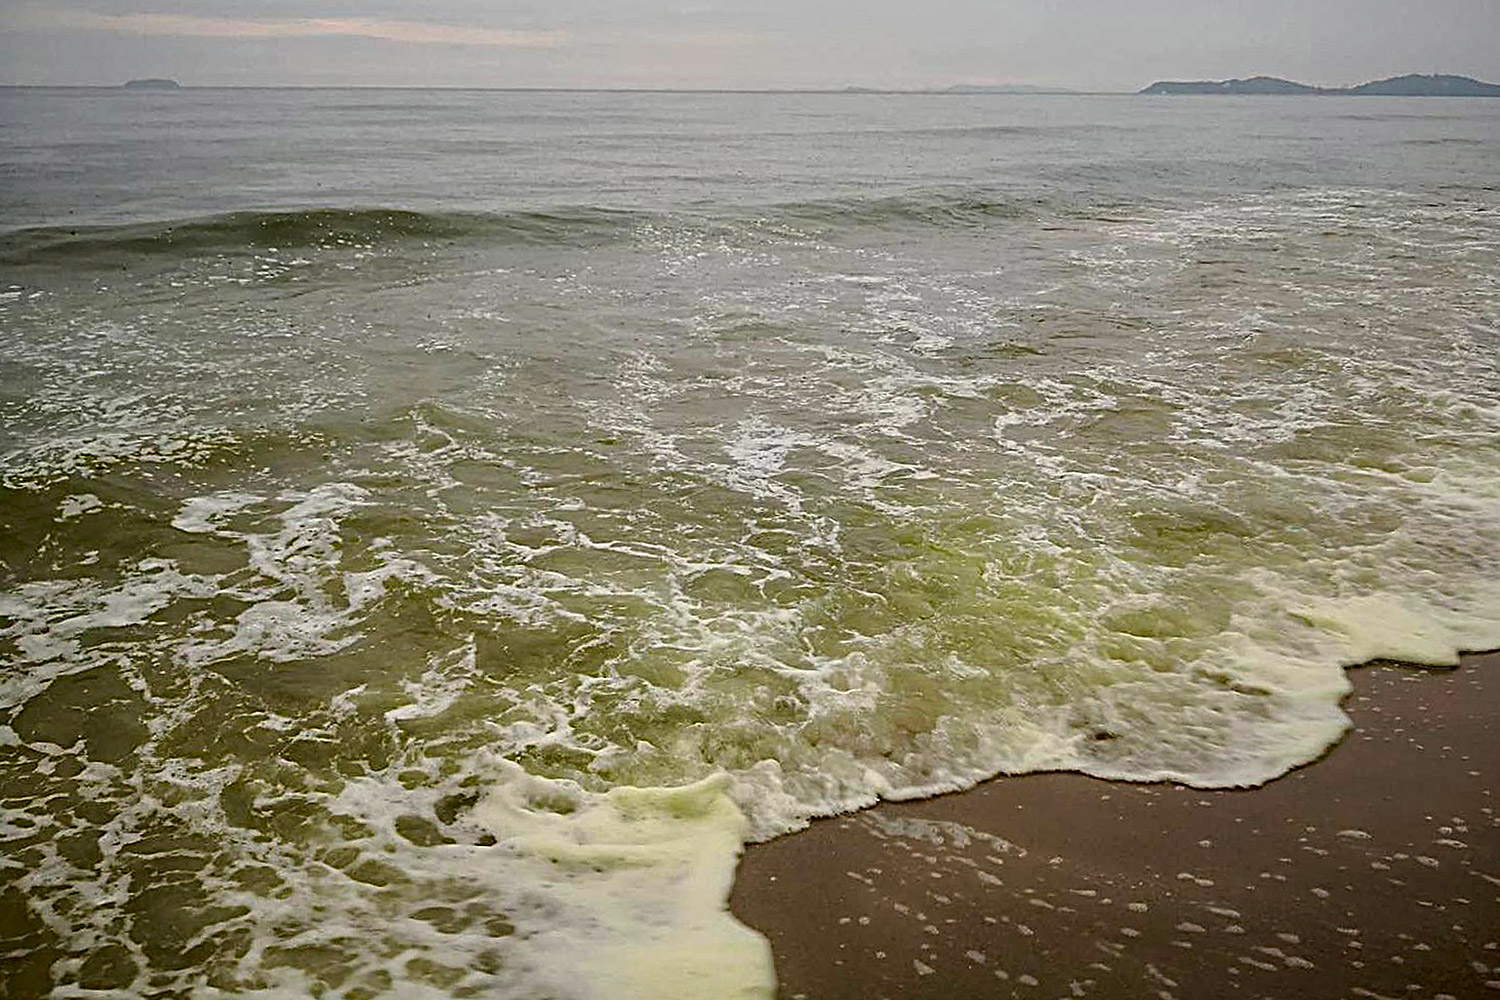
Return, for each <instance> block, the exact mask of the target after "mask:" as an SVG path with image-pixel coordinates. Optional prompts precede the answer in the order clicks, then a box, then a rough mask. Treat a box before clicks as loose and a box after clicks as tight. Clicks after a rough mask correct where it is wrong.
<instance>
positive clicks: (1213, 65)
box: [0, 0, 1500, 90]
mask: <svg viewBox="0 0 1500 1000" xmlns="http://www.w3.org/2000/svg"><path fill="white" fill-rule="evenodd" d="M1416 72H1421V73H1432V72H1446V73H1460V74H1463V75H1466V76H1474V77H1478V78H1480V79H1485V80H1490V81H1500V0H1423V2H1421V3H1416V2H1413V0H916V2H912V0H902V2H898V0H683V2H678V3H672V2H661V0H429V2H420V0H239V2H235V0H175V2H174V0H0V83H4V84H58V85H66V84H93V85H111V84H118V83H121V82H123V81H125V80H128V79H132V78H136V77H146V76H165V77H171V78H174V79H177V80H180V81H181V82H182V83H183V84H185V85H190V86H191V85H199V86H258V85H296V86H365V85H372V86H432V87H648V88H657V87H661V88H711V89H717V88H724V89H759V88H770V89H781V88H834V89H837V88H842V87H845V86H860V87H879V88H926V87H945V86H949V85H953V84H979V85H1000V84H1031V85H1040V86H1053V87H1065V88H1070V89H1079V90H1137V89H1140V88H1141V87H1144V86H1146V85H1147V84H1149V83H1151V82H1152V81H1154V80H1158V79H1223V78H1227V77H1237V76H1251V75H1256V74H1261V73H1264V74H1268V75H1271V76H1282V77H1288V78H1290V79H1295V80H1300V81H1303V82H1306V83H1313V84H1322V85H1340V84H1353V83H1360V82H1363V81H1365V80H1370V79H1378V78H1381V77H1387V76H1395V75H1399V74H1403V73H1416Z"/></svg>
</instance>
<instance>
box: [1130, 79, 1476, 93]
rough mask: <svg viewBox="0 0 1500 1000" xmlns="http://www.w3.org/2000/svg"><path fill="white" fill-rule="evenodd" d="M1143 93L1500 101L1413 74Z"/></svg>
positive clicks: (1162, 87)
mask: <svg viewBox="0 0 1500 1000" xmlns="http://www.w3.org/2000/svg"><path fill="white" fill-rule="evenodd" d="M1140 93H1142V94H1152V95H1165V96H1176V95H1182V94H1240V95H1244V94H1251V95H1267V94H1270V95H1282V94H1286V95H1294V96H1312V97H1340V96H1354V97H1500V84H1493V83H1484V82H1483V81H1480V80H1475V79H1472V78H1470V77H1467V76H1452V75H1448V74H1432V75H1426V74H1422V73H1411V74H1408V75H1406V76H1393V77H1391V78H1390V79H1387V80H1374V81H1372V82H1370V83H1362V84H1360V85H1359V86H1357V87H1312V86H1309V85H1307V84H1305V83H1296V82H1294V81H1292V80H1282V79H1278V78H1277V77H1274V76H1253V77H1250V78H1249V79H1247V80H1192V81H1176V80H1159V81H1157V82H1156V83H1153V84H1152V85H1151V86H1149V87H1147V88H1146V89H1145V90H1142V91H1140Z"/></svg>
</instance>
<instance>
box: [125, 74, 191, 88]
mask: <svg viewBox="0 0 1500 1000" xmlns="http://www.w3.org/2000/svg"><path fill="white" fill-rule="evenodd" d="M123 86H124V88H125V89H126V90H181V89H182V84H180V83H178V82H177V81H176V80H168V79H165V78H163V77H147V78H146V79H144V80H130V81H128V82H127V83H125V84H124V85H123Z"/></svg>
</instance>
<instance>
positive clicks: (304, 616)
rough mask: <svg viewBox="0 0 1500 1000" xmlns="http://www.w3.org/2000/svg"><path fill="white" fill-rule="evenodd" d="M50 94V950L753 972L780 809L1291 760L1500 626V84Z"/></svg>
mask: <svg viewBox="0 0 1500 1000" xmlns="http://www.w3.org/2000/svg"><path fill="white" fill-rule="evenodd" d="M0 127H3V129H4V133H5V135H6V137H7V142H6V144H5V146H4V152H3V153H0V165H3V169H4V171H5V175H6V177H7V181H6V183H5V185H4V186H3V188H0V210H3V212H0V217H3V218H4V219H5V220H6V226H7V229H6V230H5V232H4V233H3V234H0V268H3V273H0V342H3V344H4V348H5V350H4V352H3V358H0V455H3V459H0V487H3V488H0V524H3V527H4V538H5V541H4V543H3V548H0V560H3V563H0V573H3V575H0V587H3V590H0V656H3V657H4V661H5V663H6V664H7V665H6V667H5V669H4V673H3V675H0V710H3V712H4V718H3V724H0V742H3V743H4V744H5V745H6V747H7V750H6V753H5V754H4V756H3V757H0V799H3V803H4V807H5V814H4V825H3V827H0V836H3V837H4V839H5V847H6V849H5V852H4V858H5V861H4V863H3V867H0V872H3V875H0V877H3V879H4V890H3V892H0V907H3V908H4V909H3V912H4V923H3V925H0V926H3V928H4V933H5V934H6V935H7V937H8V938H9V940H8V941H7V951H8V954H9V956H10V957H8V959H7V968H8V970H11V971H8V972H7V973H6V975H7V976H9V977H10V982H11V983H13V984H17V985H16V986H15V987H14V988H19V989H22V991H23V992H25V991H27V990H30V991H31V992H35V993H37V994H39V995H49V991H50V995H53V996H58V997H65V996H77V995H82V991H83V990H85V989H93V990H104V991H111V990H112V991H115V992H114V994H113V995H120V996H127V995H128V996H138V995H153V996H154V995H161V996H173V995H184V996H185V995H189V994H192V995H195V996H204V995H239V994H252V995H253V994H262V995H286V996H305V995H308V994H312V995H318V996H325V997H346V998H356V997H373V996H381V995H390V996H403V997H409V996H422V995H430V996H441V997H447V996H496V997H531V998H540V997H588V996H626V995H635V996H663V995H670V994H669V993H667V992H664V991H665V990H668V989H672V990H676V991H677V995H681V996H710V995H712V996H732V995H737V994H739V995H745V996H757V995H763V994H765V992H766V991H767V990H768V989H769V983H770V977H771V975H772V973H771V970H770V964H769V958H768V952H767V951H766V949H765V946H764V942H763V941H761V940H760V939H759V938H757V937H756V936H754V935H753V934H751V933H750V932H749V931H747V930H745V929H744V928H742V927H739V926H738V925H737V924H734V923H733V922H732V921H730V920H729V918H728V917H727V916H726V915H724V914H723V912H722V901H723V895H724V892H725V891H727V887H728V881H729V879H730V877H731V875H732V869H733V863H734V858H735V854H736V851H737V848H738V845H739V844H741V843H742V842H743V840H744V839H745V838H747V837H750V838H763V837H769V836H773V835H775V834H778V833H781V832H785V831H788V830H792V829H795V828H796V827H798V826H799V825H800V824H802V823H804V822H805V821H806V820H807V819H808V818H809V817H812V816H816V815H821V814H826V813H830V812H834V811H838V810H843V809H849V808H854V807H857V806H860V805H863V804H867V803H869V802H871V801H874V800H875V799H876V798H878V797H881V796H884V797H912V796H920V795H927V794H932V793H934V792H937V791H941V790H945V789H951V788H955V787H962V786H965V785H967V784H970V783H972V782H974V781H976V780H979V779H981V778H983V777H986V776H989V775H993V774H996V773H999V772H1016V771H1027V770H1039V769H1058V768H1067V769H1077V770H1083V771H1086V772H1088V773H1092V774H1098V775H1104V776H1111V777H1126V778H1139V779H1150V778H1173V779H1177V780H1181V781H1186V782H1189V783H1194V784H1201V785H1235V784H1253V783H1258V782H1261V781H1265V780H1267V779H1269V778H1271V777H1274V776H1276V775H1277V774H1279V773H1281V772H1283V771H1285V770H1286V769H1288V768H1290V767H1293V766H1295V765H1297V764H1299V763H1303V762H1305V761H1307V760H1310V759H1312V758H1314V757H1316V756H1317V755H1318V754H1319V753H1320V752H1322V750H1324V749H1325V748H1326V747H1327V746H1329V745H1330V744H1331V742H1332V741H1333V740H1335V739H1337V737H1338V736H1339V735H1340V734H1341V732H1342V731H1343V728H1344V725H1345V719H1344V717H1343V715H1342V713H1341V712H1340V711H1339V708H1338V700H1339V698H1340V697H1341V695H1342V694H1343V693H1344V692H1345V691H1346V690H1347V687H1346V683H1345V680H1344V676H1343V673H1342V671H1341V670H1340V669H1339V668H1340V666H1341V665H1344V664H1348V663H1353V662H1359V661H1362V660H1365V659H1368V658H1371V657H1375V656H1392V657H1400V658H1406V659H1412V660H1419V661H1423V662H1445V661H1451V660H1452V659H1453V658H1454V656H1455V654H1456V652H1457V650H1459V649H1460V648H1489V647H1494V646H1496V645H1500V610H1497V609H1500V585H1497V582H1496V577H1495V573H1494V571H1493V566H1494V564H1495V561H1496V557H1497V555H1500V475H1497V472H1500V363H1497V349H1500V332H1497V331H1500V214H1497V209H1500V178H1497V176H1496V174H1495V170H1494V166H1493V164H1494V163H1496V162H1500V159H1497V154H1500V103H1497V102H1487V101H1478V100H1474V101H1465V100H1424V99H1376V98H1362V99H1333V98H1330V99H1320V100H1316V101H1313V100H1306V101H1298V100H1276V99H1260V100H1237V99H1215V100H1203V101H1200V100H1188V99H1183V100H1165V101H1164V100H1146V99H1132V98H1082V97H1079V98H1073V97H1026V98H1016V97H995V96H979V97H935V96H925V97H917V96H911V97H893V96H855V95H621V94H509V93H501V94H496V93H448V92H441V93H440V92H390V91H387V92H369V91H317V92H275V91H273V92H234V91H187V92H183V93H176V94H124V93H114V92H109V91H92V92H91V91H17V90H11V91H0ZM695 782H703V783H702V784H696V785H694V784H693V783H695ZM683 785H692V787H690V788H687V789H685V790H681V791H668V790H667V789H668V788H672V787H675V786H683ZM705 953H707V954H710V955H713V956H714V957H715V961H714V962H712V963H711V964H708V965H704V964H702V962H701V958H695V957H694V956H701V955H702V954H705ZM90 995H96V994H90ZM105 995H110V994H108V992H106V994H105Z"/></svg>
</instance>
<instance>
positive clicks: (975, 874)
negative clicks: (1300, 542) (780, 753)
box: [730, 652, 1500, 1000]
mask: <svg viewBox="0 0 1500 1000" xmlns="http://www.w3.org/2000/svg"><path fill="white" fill-rule="evenodd" d="M1497 673H1500V652H1488V653H1477V654H1466V655H1465V656H1464V657H1463V658H1462V661H1461V664H1460V666H1459V667H1458V668H1456V669H1447V668H1437V669H1434V668H1430V667H1421V666H1413V665H1406V664H1392V663H1389V662H1388V661H1376V662H1374V663H1371V664H1365V665H1363V666H1359V667H1353V668H1349V675H1350V680H1351V682H1352V683H1353V691H1352V692H1351V693H1350V694H1349V695H1348V696H1346V697H1345V699H1344V701H1343V704H1342V707H1343V709H1344V711H1345V712H1346V713H1347V714H1348V715H1349V717H1350V719H1351V720H1352V722H1353V726H1352V728H1351V729H1350V730H1349V731H1348V732H1347V733H1346V734H1345V736H1344V738H1343V739H1342V740H1340V741H1339V742H1338V743H1337V744H1335V745H1334V746H1333V747H1332V748H1330V750H1329V751H1328V752H1327V753H1325V754H1324V755H1323V756H1322V757H1320V758H1318V759H1317V760H1316V761H1313V762H1311V763H1309V764H1307V765H1303V766H1302V767H1299V768H1296V769H1294V770H1292V771H1290V772H1288V773H1287V774H1286V775H1283V776H1282V777H1280V778H1278V779H1276V780H1274V781H1271V782H1269V783H1267V784H1265V785H1262V786H1259V787H1257V788H1250V789H1197V788H1190V787H1187V786H1183V785H1175V784H1167V783H1154V784H1132V783H1128V782H1116V781H1106V780H1102V779H1098V778H1092V777H1088V776H1085V775H1081V774H1077V773H1069V772H1047V773H1038V774H1027V775H1017V776H1000V777H997V778H993V779H990V780H989V781H986V782H984V783H982V784H980V785H978V786H976V787H974V788H972V789H969V790H967V791H963V792H955V793H951V794H948V795H942V796H938V797H936V798H931V799H923V800H917V801H907V802H882V803H880V804H878V805H875V806H873V807H871V808H870V809H867V810H863V811H861V812H858V813H852V814H847V815H843V816H836V817H830V818H827V819H823V820H819V821H817V822H815V823H814V824H813V825H812V826H811V827H809V828H808V829H806V830H803V831H800V832H798V833H795V834H792V835H789V836H786V837H780V838H777V839H776V840H772V841H769V842H767V843H764V844H753V845H749V846H747V848H746V849H745V853H744V856H743V857H742V858H741V861H740V867H739V870H738V873H737V876H736V880H735V883H734V889H733V891H732V893H731V895H730V908H731V910H732V912H733V913H734V915H735V916H736V917H737V918H738V919H740V920H741V921H743V922H744V923H746V924H748V925H749V926H750V927H752V928H754V929H756V930H757V931H759V932H761V933H762V934H764V935H765V936H766V937H767V938H768V939H769V940H770V942H771V946H772V950H773V952H774V954H775V958H776V973H777V980H778V996H781V997H785V998H789V1000H795V998H799V997H805V998H808V1000H840V998H844V997H848V998H860V1000H877V998H882V997H889V998H904V997H934V998H937V997H944V998H951V997H974V998H981V997H984V998H988V997H997V998H998V997H1037V998H1042V997H1045V998H1049V1000H1050V998H1053V997H1074V996H1077V997H1090V996H1092V997H1103V998H1125V997H1132V998H1133V997H1160V998H1162V1000H1174V998H1175V1000H1191V998H1196V997H1207V996H1225V997H1227V996H1234V997H1268V998H1269V997H1286V996H1309V997H1312V996H1318V997H1335V996H1337V997H1345V996H1347V997H1370V998H1380V997H1398V996H1399V997H1403V998H1417V997H1420V998H1428V1000H1445V998H1450V1000H1456V998H1460V997H1466V996H1479V995H1485V994H1487V993H1489V992H1496V993H1497V995H1500V814H1497V812H1496V810H1497V809H1500V801H1497V800H1496V797H1494V796H1492V791H1493V790H1494V789H1495V787H1496V786H1497V784H1500V783H1497V782H1496V781H1495V777H1494V775H1493V774H1492V773H1490V769H1491V768H1493V767H1494V766H1495V762H1497V761H1500V728H1492V727H1491V725H1490V723H1491V721H1492V720H1494V719H1496V718H1497V716H1500V677H1497V676H1495V675H1496V674H1497Z"/></svg>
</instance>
